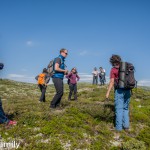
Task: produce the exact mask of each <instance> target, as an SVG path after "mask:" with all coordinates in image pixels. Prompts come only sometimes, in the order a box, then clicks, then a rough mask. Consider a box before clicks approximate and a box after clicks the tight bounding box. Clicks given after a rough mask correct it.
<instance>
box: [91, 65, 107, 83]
mask: <svg viewBox="0 0 150 150" xmlns="http://www.w3.org/2000/svg"><path fill="white" fill-rule="evenodd" d="M99 70H100V71H99V72H98V70H97V68H96V67H95V68H94V70H93V71H92V75H93V84H96V85H97V84H98V78H99V81H100V85H104V84H105V82H106V77H105V76H106V73H105V69H103V68H102V67H100V68H99Z"/></svg>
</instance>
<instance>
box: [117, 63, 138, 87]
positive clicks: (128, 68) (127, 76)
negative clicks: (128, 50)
mask: <svg viewBox="0 0 150 150" xmlns="http://www.w3.org/2000/svg"><path fill="white" fill-rule="evenodd" d="M134 70H135V68H134V66H133V64H131V63H129V62H121V63H120V68H119V79H118V84H117V86H118V87H117V88H124V89H133V88H134V87H135V86H136V80H135V77H134Z"/></svg>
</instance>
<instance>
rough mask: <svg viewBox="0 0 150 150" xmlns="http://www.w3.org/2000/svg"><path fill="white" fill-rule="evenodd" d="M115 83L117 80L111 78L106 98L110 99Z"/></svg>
mask: <svg viewBox="0 0 150 150" xmlns="http://www.w3.org/2000/svg"><path fill="white" fill-rule="evenodd" d="M114 82H115V79H114V78H111V79H110V82H109V86H108V90H107V93H106V98H109V94H110V91H111V89H112V88H113V87H114Z"/></svg>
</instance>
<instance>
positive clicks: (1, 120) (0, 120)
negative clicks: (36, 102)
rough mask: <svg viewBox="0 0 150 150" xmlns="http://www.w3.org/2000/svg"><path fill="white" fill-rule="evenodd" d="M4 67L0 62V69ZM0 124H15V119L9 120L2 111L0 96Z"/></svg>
mask: <svg viewBox="0 0 150 150" xmlns="http://www.w3.org/2000/svg"><path fill="white" fill-rule="evenodd" d="M3 67H4V64H3V63H0V70H2V69H3ZM0 124H5V125H6V126H11V125H16V124H17V121H12V120H9V119H8V118H7V116H6V114H5V113H4V110H3V107H2V101H1V98H0Z"/></svg>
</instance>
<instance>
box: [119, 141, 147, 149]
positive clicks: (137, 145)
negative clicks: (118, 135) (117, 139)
mask: <svg viewBox="0 0 150 150" xmlns="http://www.w3.org/2000/svg"><path fill="white" fill-rule="evenodd" d="M122 149H123V150H146V147H145V145H144V142H143V141H138V140H136V139H131V140H129V141H127V142H125V143H123V147H122Z"/></svg>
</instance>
